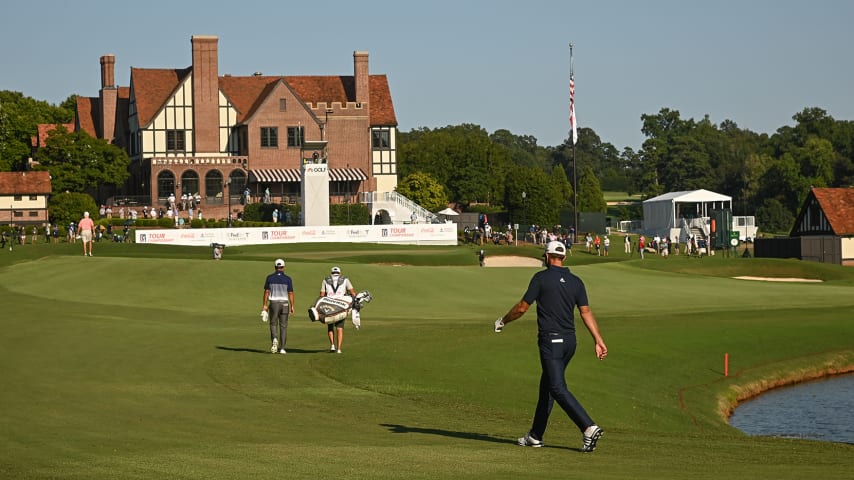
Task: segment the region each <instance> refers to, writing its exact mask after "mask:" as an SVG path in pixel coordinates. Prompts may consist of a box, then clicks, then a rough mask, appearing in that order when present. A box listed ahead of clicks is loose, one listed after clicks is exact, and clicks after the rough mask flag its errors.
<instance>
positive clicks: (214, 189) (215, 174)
mask: <svg viewBox="0 0 854 480" xmlns="http://www.w3.org/2000/svg"><path fill="white" fill-rule="evenodd" d="M205 198H207V201H208V202H217V203H222V172H220V171H219V170H211V171H210V172H208V173H207V174H206V175H205Z"/></svg>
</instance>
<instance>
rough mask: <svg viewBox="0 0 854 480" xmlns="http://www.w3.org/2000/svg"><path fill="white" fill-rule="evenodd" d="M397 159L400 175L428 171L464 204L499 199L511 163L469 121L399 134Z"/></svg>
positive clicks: (502, 149)
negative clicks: (457, 124)
mask: <svg viewBox="0 0 854 480" xmlns="http://www.w3.org/2000/svg"><path fill="white" fill-rule="evenodd" d="M398 161H399V169H398V173H399V175H401V176H403V177H406V176H407V175H409V174H412V173H416V172H423V173H428V174H430V175H432V176H433V177H434V178H435V179H436V180H437V181H438V182H439V183H441V184H442V185H443V186H444V187H445V188H446V190H447V193H448V196H449V198H450V199H451V200H452V201H456V202H460V203H464V204H468V203H474V202H481V203H483V202H488V203H494V202H496V201H498V202H500V201H501V199H502V193H503V191H504V178H505V177H506V172H507V171H508V168H509V167H510V165H511V161H510V156H509V153H508V151H507V149H506V148H505V147H503V146H502V145H498V144H495V143H493V142H492V141H491V140H490V139H489V136H488V134H487V133H486V131H485V130H484V129H482V128H481V127H479V126H476V125H470V124H465V125H459V126H448V127H444V128H440V129H436V130H430V129H427V128H422V129H419V130H415V131H413V132H410V133H404V134H401V135H400V137H399V148H398Z"/></svg>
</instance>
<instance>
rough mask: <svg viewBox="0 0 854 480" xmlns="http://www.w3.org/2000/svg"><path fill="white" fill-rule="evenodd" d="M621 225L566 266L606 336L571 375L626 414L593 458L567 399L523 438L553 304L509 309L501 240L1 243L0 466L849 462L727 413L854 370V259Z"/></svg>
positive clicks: (830, 470) (845, 472)
mask: <svg viewBox="0 0 854 480" xmlns="http://www.w3.org/2000/svg"><path fill="white" fill-rule="evenodd" d="M621 243H622V239H621V237H619V236H616V235H615V236H612V244H613V245H614V247H613V248H612V256H610V257H607V258H606V257H596V256H594V255H589V254H586V253H584V252H583V251H581V250H583V246H579V245H576V246H575V254H574V256H572V257H569V258H568V261H567V262H566V263H567V265H568V266H570V268H572V270H573V271H574V272H576V273H577V274H579V275H580V276H581V278H582V279H583V280H584V281H585V283H586V285H587V288H588V292H589V295H590V300H591V304H592V308H593V311H594V313H595V314H596V316H597V318H598V321H599V324H600V327H601V329H602V334H603V336H604V339H605V342H606V343H607V345H608V349H609V356H608V359H607V360H606V361H604V362H600V361H598V360H596V359H595V355H594V352H593V345H592V341H591V340H590V337H589V335H588V334H587V332H586V330H584V329H583V327H582V328H581V329H580V330H579V337H578V338H579V347H578V353H577V354H576V357H575V358H574V360H573V361H572V363H571V364H570V367H569V369H568V370H567V381H568V384H569V388H570V390H572V391H573V393H574V394H575V395H576V396H577V397H578V398H579V400H580V401H581V402H582V404H584V405H585V407H586V408H587V409H588V411H589V413H590V414H591V416H592V417H593V418H594V419H595V420H596V421H597V422H598V423H599V424H600V425H601V426H602V427H603V428H604V429H605V431H606V433H605V436H604V437H603V438H602V440H601V441H600V443H599V448H597V450H596V452H595V453H592V454H582V453H580V452H579V450H578V449H579V447H580V446H581V435H580V433H579V432H578V431H577V429H576V428H575V426H574V425H573V424H572V423H571V422H570V421H569V420H568V418H567V417H566V415H565V414H564V413H563V412H562V411H561V410H560V409H559V408H556V409H555V411H554V412H553V415H552V419H551V423H550V425H549V429H548V432H547V433H546V436H545V439H544V441H545V444H546V447H545V448H540V449H531V448H521V447H517V446H515V439H516V437H519V436H521V435H523V434H524V433H525V432H526V431H527V429H528V428H529V426H530V421H531V416H532V414H533V409H534V404H535V402H536V396H537V383H538V381H539V375H540V367H539V359H538V356H537V349H536V318H535V313H534V310H533V309H532V310H531V311H530V312H529V313H528V314H527V315H526V316H524V317H522V318H521V319H520V320H519V321H518V322H515V323H513V324H512V325H509V326H508V327H507V328H506V329H505V330H504V332H503V333H501V334H495V333H493V331H492V322H493V321H494V320H495V319H496V318H497V317H498V316H499V315H501V314H503V313H505V312H506V311H507V309H508V308H509V307H510V306H511V305H512V304H513V303H515V302H516V301H518V300H519V298H520V297H521V295H522V293H523V292H524V290H525V288H526V286H527V283H528V280H529V279H530V277H531V275H532V274H533V273H534V272H535V271H536V270H537V269H536V268H531V267H527V268H521V267H520V268H479V267H478V266H477V256H476V254H475V251H476V248H480V247H474V246H459V247H424V246H388V245H385V246H382V245H351V244H330V245H322V244H313V245H280V246H264V247H261V246H257V247H229V248H226V249H225V255H224V260H222V261H214V260H211V259H210V249H206V248H195V247H168V246H152V245H135V244H112V243H101V244H96V245H95V256H94V257H91V258H87V257H83V256H82V249H81V248H80V245H79V244H77V245H67V244H59V245H27V246H23V247H18V246H16V247H15V250H14V251H13V252H9V251H0V305H2V314H0V315H2V316H0V318H2V330H0V368H2V385H3V388H2V391H0V408H2V416H0V478H2V479H7V478H8V479H27V478H64V479H66V478H71V479H93V478H97V479H135V478H139V479H172V478H178V479H246V478H287V479H291V478H311V479H326V478H339V479H342V480H343V479H385V478H400V479H421V478H423V479H433V478H440V479H442V478H470V479H501V478H508V479H509V478H540V479H546V478H564V477H568V478H597V479H601V478H606V479H626V478H637V479H662V478H665V479H670V478H674V479H679V478H692V479H695V478H696V479H715V480H722V479H731V478H773V479H789V478H791V479H795V478H798V479H800V478H810V477H820V478H849V477H850V475H851V471H854V446H852V445H844V444H834V443H827V442H817V441H808V440H793V439H780V438H769V437H749V436H746V435H744V434H742V433H741V432H740V431H738V430H736V429H734V428H732V427H730V426H729V425H728V424H727V423H726V420H725V418H724V415H723V414H722V412H725V411H726V410H727V409H728V408H730V407H731V405H732V404H733V403H734V402H735V399H736V398H737V397H738V396H739V395H744V393H740V392H749V391H753V390H756V389H761V388H766V387H764V385H766V384H774V383H781V382H786V381H790V380H796V379H798V378H802V377H809V376H812V375H816V374H823V373H826V372H829V371H845V370H848V371H850V370H851V369H854V342H852V339H854V322H852V321H851V312H852V309H854V269H851V268H844V267H835V266H827V265H819V264H811V263H808V262H799V261H796V260H774V261H772V260H761V259H742V258H738V257H724V256H723V255H716V256H715V257H710V258H703V259H696V258H691V259H689V258H684V257H678V256H674V257H671V259H669V260H664V259H661V258H657V257H655V256H652V255H650V256H648V257H647V259H645V260H643V261H641V260H639V259H638V258H637V256H634V257H630V256H628V255H625V254H623V253H622V245H621ZM486 248H487V251H488V254H489V255H498V254H510V255H519V256H528V257H535V258H536V257H538V256H539V254H540V253H541V251H540V250H539V248H538V247H534V246H519V247H508V246H501V247H496V246H487V247H486ZM616 250H620V251H619V252H617V251H616ZM277 257H283V258H285V259H286V261H287V268H286V270H285V271H286V273H288V274H289V275H291V276H292V277H293V279H294V285H295V290H296V302H295V303H296V312H297V313H296V315H295V316H294V317H292V318H291V320H290V328H289V330H288V332H289V333H288V342H287V350H288V354H287V355H272V354H270V353H269V330H268V328H267V325H266V324H264V323H262V322H261V320H260V317H259V312H260V307H261V297H262V293H263V285H264V277H265V276H266V275H267V274H269V273H271V272H272V270H273V267H272V262H273V259H275V258H277ZM333 265H340V266H341V267H342V269H343V270H344V273H345V274H346V275H348V276H349V277H350V278H351V279H352V281H353V283H354V286H355V288H356V289H357V290H369V291H371V293H372V294H373V296H374V300H373V302H372V303H370V304H369V305H368V306H366V307H365V309H364V310H363V311H362V329H361V330H359V331H356V330H355V329H353V328H352V325H351V324H349V319H348V324H347V327H346V333H345V338H344V346H343V351H344V354H342V355H331V354H329V353H328V348H329V345H328V340H327V338H326V329H325V327H322V326H320V325H318V324H312V323H311V322H310V321H309V320H308V317H307V315H306V309H307V308H308V307H309V306H310V305H311V304H312V303H313V302H314V300H315V299H316V297H317V295H318V292H319V291H320V283H321V280H322V278H323V277H324V275H326V273H327V272H328V271H329V267H331V266H333ZM741 275H751V276H768V277H798V278H814V279H822V280H824V281H823V282H822V283H809V284H807V283H782V282H780V283H778V282H761V281H747V280H737V279H734V278H732V277H736V276H741ZM727 353H728V354H729V358H730V366H729V368H730V376H729V377H724V375H723V368H724V365H723V359H724V354H727Z"/></svg>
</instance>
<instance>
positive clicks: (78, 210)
mask: <svg viewBox="0 0 854 480" xmlns="http://www.w3.org/2000/svg"><path fill="white" fill-rule="evenodd" d="M48 212H50V221H51V222H53V223H55V224H57V225H63V226H65V225H68V224H69V223H71V222H75V223H76V222H77V221H78V220H80V219H81V218H82V217H83V212H89V214H90V215H91V216H92V218H98V205H97V204H96V203H95V199H93V198H92V197H91V196H89V195H88V194H85V193H76V192H62V193H58V194H56V195H52V196H51V197H50V201H49V203H48Z"/></svg>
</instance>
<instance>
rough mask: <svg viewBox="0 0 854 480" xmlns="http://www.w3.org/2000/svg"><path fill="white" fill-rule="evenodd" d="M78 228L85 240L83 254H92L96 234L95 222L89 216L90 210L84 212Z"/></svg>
mask: <svg viewBox="0 0 854 480" xmlns="http://www.w3.org/2000/svg"><path fill="white" fill-rule="evenodd" d="M77 230H78V232H79V235H80V238H81V239H82V240H83V256H84V257H85V256H89V257H91V256H92V237H93V236H94V235H95V222H93V221H92V219H91V218H89V212H83V218H81V219H80V221H79V222H77Z"/></svg>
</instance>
